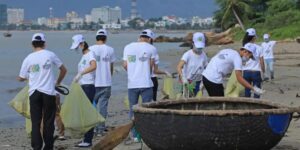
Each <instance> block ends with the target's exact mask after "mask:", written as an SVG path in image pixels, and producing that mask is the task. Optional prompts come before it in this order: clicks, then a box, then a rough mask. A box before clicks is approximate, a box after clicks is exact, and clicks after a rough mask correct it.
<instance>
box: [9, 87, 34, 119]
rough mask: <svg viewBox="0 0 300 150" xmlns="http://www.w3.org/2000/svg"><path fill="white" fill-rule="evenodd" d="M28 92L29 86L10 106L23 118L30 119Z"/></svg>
mask: <svg viewBox="0 0 300 150" xmlns="http://www.w3.org/2000/svg"><path fill="white" fill-rule="evenodd" d="M28 90H29V86H28V85H27V86H25V87H24V88H23V89H22V90H21V91H20V92H19V93H18V94H17V95H16V96H15V97H14V98H13V99H12V100H11V101H10V102H9V103H8V105H9V106H11V107H12V108H13V109H15V110H16V111H17V112H18V113H19V114H21V115H22V116H24V117H26V118H29V119H30V104H29V93H28Z"/></svg>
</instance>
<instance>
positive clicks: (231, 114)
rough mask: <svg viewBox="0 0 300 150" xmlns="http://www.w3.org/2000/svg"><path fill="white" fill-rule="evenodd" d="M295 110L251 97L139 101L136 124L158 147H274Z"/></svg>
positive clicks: (186, 149) (193, 149)
mask: <svg viewBox="0 0 300 150" xmlns="http://www.w3.org/2000/svg"><path fill="white" fill-rule="evenodd" d="M293 112H299V108H291V107H287V106H283V105H279V104H275V103H271V102H269V101H265V100H257V99H256V100H254V99H248V98H221V97H219V98H214V97H210V98H202V99H201V100H199V99H186V100H177V101H173V100H166V101H160V102H152V103H145V104H141V105H135V106H134V116H135V128H136V129H137V131H138V132H139V133H140V135H141V137H142V139H143V141H144V142H145V143H146V145H147V146H148V147H149V148H151V149H153V150H177V149H182V150H197V149H199V150H269V149H271V148H273V147H274V146H276V145H277V144H278V143H279V141H280V140H281V139H282V137H283V136H284V134H285V132H286V131H287V129H288V127H289V124H290V121H291V119H292V114H293Z"/></svg>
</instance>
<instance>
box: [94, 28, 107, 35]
mask: <svg viewBox="0 0 300 150" xmlns="http://www.w3.org/2000/svg"><path fill="white" fill-rule="evenodd" d="M97 35H103V36H107V31H106V30H105V29H100V30H98V31H97V33H96V36H97Z"/></svg>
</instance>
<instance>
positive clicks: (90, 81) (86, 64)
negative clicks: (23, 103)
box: [70, 34, 97, 147]
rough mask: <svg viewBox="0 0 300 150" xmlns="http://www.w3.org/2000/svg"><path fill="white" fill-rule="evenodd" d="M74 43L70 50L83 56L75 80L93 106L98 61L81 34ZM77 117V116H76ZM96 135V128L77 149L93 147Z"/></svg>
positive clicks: (87, 133)
mask: <svg viewBox="0 0 300 150" xmlns="http://www.w3.org/2000/svg"><path fill="white" fill-rule="evenodd" d="M72 39H73V43H72V46H71V48H70V49H78V48H80V49H82V54H83V56H82V57H81V60H80V61H79V63H78V73H77V75H76V76H75V78H74V82H78V83H79V84H80V85H81V88H82V90H83V91H84V93H85V94H86V96H87V97H88V99H89V100H90V102H91V103H92V104H93V100H94V97H95V70H96V67H97V64H96V59H95V57H94V54H93V52H91V51H90V50H89V45H88V44H87V42H86V41H85V39H84V37H83V36H82V35H81V34H77V35H74V36H73V37H72ZM74 117H75V116H74ZM93 135H94V128H91V129H90V130H89V131H88V132H86V133H85V135H84V138H83V141H82V142H81V143H79V144H78V145H76V147H90V146H92V139H93Z"/></svg>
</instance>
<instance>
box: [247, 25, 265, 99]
mask: <svg viewBox="0 0 300 150" xmlns="http://www.w3.org/2000/svg"><path fill="white" fill-rule="evenodd" d="M256 37H257V35H256V31H255V29H253V28H249V29H247V31H246V34H245V36H244V39H243V46H245V45H246V44H247V43H252V44H254V45H255V47H256V50H255V51H254V52H253V53H252V54H253V58H254V59H250V60H249V61H247V62H245V64H244V65H243V67H242V69H243V76H244V78H245V80H247V81H248V82H249V83H250V84H252V85H253V86H256V87H258V88H261V83H262V75H263V74H264V72H265V65H264V58H263V51H262V48H261V47H260V46H259V45H257V44H255V41H256ZM245 97H251V89H249V88H247V87H246V88H245ZM254 98H260V95H258V94H255V93H254Z"/></svg>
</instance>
